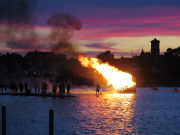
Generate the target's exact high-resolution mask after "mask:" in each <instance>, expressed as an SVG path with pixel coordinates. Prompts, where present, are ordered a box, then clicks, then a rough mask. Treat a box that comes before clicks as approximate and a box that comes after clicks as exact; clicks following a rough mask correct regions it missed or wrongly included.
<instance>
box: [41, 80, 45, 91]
mask: <svg viewBox="0 0 180 135" xmlns="http://www.w3.org/2000/svg"><path fill="white" fill-rule="evenodd" d="M41 91H42V93H45V84H44V82H43V83H42V88H41Z"/></svg>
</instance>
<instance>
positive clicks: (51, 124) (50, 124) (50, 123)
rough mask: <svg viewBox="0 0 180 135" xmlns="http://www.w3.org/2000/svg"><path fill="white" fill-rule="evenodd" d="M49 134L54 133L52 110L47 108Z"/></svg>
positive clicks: (52, 134)
mask: <svg viewBox="0 0 180 135" xmlns="http://www.w3.org/2000/svg"><path fill="white" fill-rule="evenodd" d="M49 135H54V110H49Z"/></svg>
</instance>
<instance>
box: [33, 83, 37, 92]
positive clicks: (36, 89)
mask: <svg viewBox="0 0 180 135" xmlns="http://www.w3.org/2000/svg"><path fill="white" fill-rule="evenodd" d="M34 87H35V93H36V92H37V84H35V86H34Z"/></svg>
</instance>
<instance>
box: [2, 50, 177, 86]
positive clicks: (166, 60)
mask: <svg viewBox="0 0 180 135" xmlns="http://www.w3.org/2000/svg"><path fill="white" fill-rule="evenodd" d="M97 58H99V59H101V60H102V62H108V63H109V64H110V65H112V66H115V67H116V68H118V69H119V70H122V71H125V72H128V73H131V74H132V75H133V76H135V78H136V81H137V85H140V86H141V85H146V86H147V84H152V85H154V84H156V85H158V84H159V85H162V86H164V85H171V84H172V85H177V86H178V84H179V82H180V47H178V48H175V49H171V48H168V49H167V52H165V53H164V54H163V55H159V57H158V58H157V57H156V58H154V57H152V56H151V53H150V52H144V51H143V50H142V52H141V53H140V55H139V56H133V58H124V57H121V58H120V59H115V58H114V56H113V54H111V52H110V51H106V52H105V53H101V54H99V55H97ZM45 79H46V81H47V80H48V81H49V82H50V83H53V82H69V83H71V84H73V85H89V86H92V85H95V84H98V83H100V84H101V86H103V85H104V86H105V85H106V80H105V79H104V78H103V77H102V75H100V74H98V73H97V72H95V71H94V69H92V68H86V67H83V66H82V65H81V64H80V62H79V61H78V59H76V58H70V59H67V56H66V55H65V54H55V53H54V52H39V51H37V50H36V51H34V52H29V53H27V54H26V55H25V56H24V57H23V56H22V55H20V54H17V53H11V54H9V53H7V54H3V55H1V56H0V82H1V83H10V82H13V81H14V82H20V81H27V82H28V80H31V82H32V84H33V83H37V80H40V82H39V83H41V82H43V80H45Z"/></svg>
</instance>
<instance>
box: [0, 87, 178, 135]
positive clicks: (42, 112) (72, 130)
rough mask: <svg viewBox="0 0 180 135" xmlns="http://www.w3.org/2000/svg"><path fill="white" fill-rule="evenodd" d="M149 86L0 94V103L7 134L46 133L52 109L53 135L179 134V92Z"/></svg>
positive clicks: (31, 134) (32, 134)
mask: <svg viewBox="0 0 180 135" xmlns="http://www.w3.org/2000/svg"><path fill="white" fill-rule="evenodd" d="M148 89H150V88H137V92H136V93H135V94H107V93H105V92H103V94H102V95H100V96H96V95H95V93H94V94H75V97H69V98H68V97H65V98H59V97H56V98H53V97H33V96H10V95H7V96H2V95H1V96H0V105H1V106H6V117H7V122H6V123H7V127H6V129H7V135H45V134H47V135H48V134H49V110H51V109H53V110H54V134H55V135H60V134H65V135H66V134H67V135H69V134H163V135H164V134H167V135H169V134H180V92H172V91H162V89H172V88H167V87H166V88H158V89H159V90H158V91H150V90H148ZM0 116H1V111H0ZM0 127H1V118H0ZM0 131H1V129H0Z"/></svg>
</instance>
